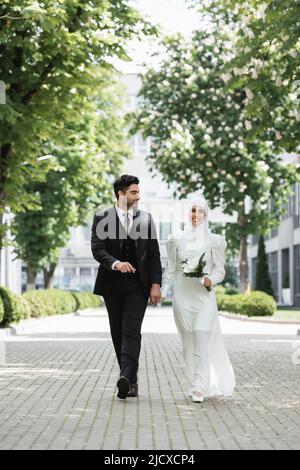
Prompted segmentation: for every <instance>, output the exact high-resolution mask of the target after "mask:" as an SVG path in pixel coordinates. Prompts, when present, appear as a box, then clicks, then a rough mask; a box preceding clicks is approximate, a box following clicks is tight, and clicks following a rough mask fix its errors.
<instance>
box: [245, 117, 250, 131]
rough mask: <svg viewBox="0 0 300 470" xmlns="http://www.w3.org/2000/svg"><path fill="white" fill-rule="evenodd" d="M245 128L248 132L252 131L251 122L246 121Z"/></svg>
mask: <svg viewBox="0 0 300 470" xmlns="http://www.w3.org/2000/svg"><path fill="white" fill-rule="evenodd" d="M245 127H246V129H247V130H248V131H249V130H250V129H252V124H251V122H250V121H247V120H246V121H245Z"/></svg>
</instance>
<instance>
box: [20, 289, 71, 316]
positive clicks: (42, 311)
mask: <svg viewBox="0 0 300 470" xmlns="http://www.w3.org/2000/svg"><path fill="white" fill-rule="evenodd" d="M23 297H24V298H25V299H26V301H27V302H28V303H29V304H30V309H31V316H32V317H35V318H37V317H46V316H49V315H59V314H64V313H71V312H74V310H75V309H76V301H75V299H74V297H73V295H72V294H71V293H70V292H66V291H61V290H59V289H39V290H30V291H27V292H25V293H24V294H23Z"/></svg>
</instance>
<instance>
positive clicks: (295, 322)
mask: <svg viewBox="0 0 300 470" xmlns="http://www.w3.org/2000/svg"><path fill="white" fill-rule="evenodd" d="M219 315H221V316H222V317H225V318H229V319H230V320H241V321H249V322H255V323H268V324H273V323H275V324H277V325H300V320H262V319H261V318H256V317H247V316H245V315H239V314H235V313H232V314H230V313H229V312H223V311H219Z"/></svg>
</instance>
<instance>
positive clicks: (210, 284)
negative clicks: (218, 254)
mask: <svg viewBox="0 0 300 470" xmlns="http://www.w3.org/2000/svg"><path fill="white" fill-rule="evenodd" d="M204 285H205V287H211V286H212V282H211V280H210V279H209V277H207V276H205V278H204Z"/></svg>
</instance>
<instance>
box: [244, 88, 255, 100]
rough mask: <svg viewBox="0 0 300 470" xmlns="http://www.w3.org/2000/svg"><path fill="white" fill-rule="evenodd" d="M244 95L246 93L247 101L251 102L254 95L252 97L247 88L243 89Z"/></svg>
mask: <svg viewBox="0 0 300 470" xmlns="http://www.w3.org/2000/svg"><path fill="white" fill-rule="evenodd" d="M245 93H246V96H247V98H248V99H249V100H252V99H253V98H254V95H253V93H252V91H251V90H250V89H249V88H246V89H245Z"/></svg>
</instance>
